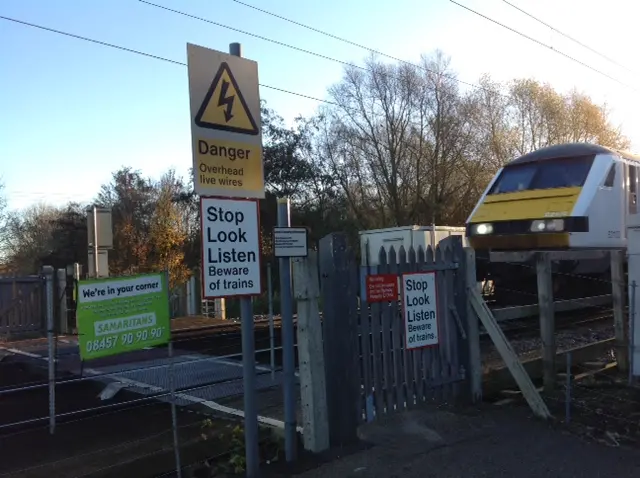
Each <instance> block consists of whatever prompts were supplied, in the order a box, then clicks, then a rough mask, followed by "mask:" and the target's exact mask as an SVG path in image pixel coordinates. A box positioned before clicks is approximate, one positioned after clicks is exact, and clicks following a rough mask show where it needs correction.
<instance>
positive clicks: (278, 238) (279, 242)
mask: <svg viewBox="0 0 640 478" xmlns="http://www.w3.org/2000/svg"><path fill="white" fill-rule="evenodd" d="M307 242H308V241H307V228H306V227H274V228H273V251H274V254H275V256H276V257H307V255H308V254H309V248H308V245H307Z"/></svg>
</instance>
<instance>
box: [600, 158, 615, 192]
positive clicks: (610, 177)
mask: <svg viewBox="0 0 640 478" xmlns="http://www.w3.org/2000/svg"><path fill="white" fill-rule="evenodd" d="M615 180H616V163H613V164H612V165H611V167H610V168H609V173H607V177H606V178H605V180H604V183H603V184H602V186H603V187H605V188H612V187H613V185H614V184H615Z"/></svg>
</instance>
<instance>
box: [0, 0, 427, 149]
mask: <svg viewBox="0 0 640 478" xmlns="http://www.w3.org/2000/svg"><path fill="white" fill-rule="evenodd" d="M139 1H141V2H143V3H147V4H149V5H152V6H155V7H158V8H162V9H165V10H169V11H173V12H175V13H180V14H184V13H182V12H179V11H177V10H175V11H174V10H172V9H169V8H167V7H163V6H160V5H156V4H153V3H150V2H145V1H143V0H139ZM184 15H187V16H191V15H189V14H184ZM194 18H196V19H199V20H200V19H201V18H200V17H194ZM0 20H5V21H9V22H14V23H17V24H20V25H23V26H28V27H31V28H36V29H40V30H44V31H47V32H50V33H56V34H59V35H63V36H67V37H70V38H74V39H77V40H82V41H87V42H90V43H93V44H97V45H100V46H105V47H109V48H114V49H116V50H120V51H124V52H127V53H133V54H136V55H141V56H144V57H147V58H151V59H154V60H160V61H165V62H168V63H171V64H174V65H180V66H187V63H185V62H182V61H179V60H173V59H170V58H166V57H163V56H159V55H154V54H150V53H147V52H144V51H141V50H137V49H133V48H128V47H124V46H121V45H116V44H114V43H109V42H105V41H101V40H96V39H93V38H89V37H86V36H83V35H77V34H74V33H70V32H66V31H62V30H58V29H55V28H50V27H46V26H43V25H38V24H35V23H31V22H27V21H24V20H19V19H16V18H11V17H7V16H3V15H0ZM202 20H203V21H205V22H208V23H212V24H215V25H218V26H221V27H224V28H230V29H232V30H234V31H238V32H240V33H246V34H247V35H252V36H256V37H258V38H260V39H264V40H265V41H270V40H269V39H267V38H266V37H262V36H259V35H254V34H252V33H249V32H245V31H244V30H239V29H236V28H233V27H229V26H227V25H223V24H218V23H217V22H213V21H211V20H207V19H202ZM273 42H274V43H276V44H279V45H282V46H287V47H290V48H293V49H296V50H299V51H303V52H306V53H309V54H311V55H314V52H310V51H308V50H304V49H299V48H297V47H294V46H292V45H288V44H285V43H281V42H277V41H275V40H273ZM317 55H318V56H320V57H322V58H325V59H327V60H331V61H336V62H338V63H342V64H345V65H350V66H353V67H355V68H359V69H361V70H365V71H370V70H369V69H367V68H365V67H363V66H360V65H355V64H352V63H348V62H344V61H342V60H338V59H334V58H331V57H328V56H325V55H320V54H317ZM259 86H260V87H263V88H267V89H271V90H274V91H279V92H281V93H286V94H290V95H294V96H298V97H301V98H306V99H309V100H313V101H316V102H318V103H324V104H328V105H332V106H337V107H339V108H342V109H343V110H345V111H352V112H353V111H355V112H359V111H360V110H359V109H358V108H353V107H349V106H346V105H343V104H339V103H337V102H335V101H331V100H327V99H322V98H317V97H314V96H310V95H306V94H303V93H298V92H295V91H291V90H287V89H284V88H279V87H276V86H271V85H266V84H263V83H259ZM427 88H429V89H432V90H435V89H436V88H434V87H427ZM373 115H374V116H379V117H381V118H386V115H385V114H384V113H383V112H373ZM382 147H383V148H385V149H387V150H390V149H391V148H390V146H388V145H382Z"/></svg>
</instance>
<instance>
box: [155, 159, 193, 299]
mask: <svg viewBox="0 0 640 478" xmlns="http://www.w3.org/2000/svg"><path fill="white" fill-rule="evenodd" d="M154 186H155V187H154V189H155V191H156V200H155V208H154V210H153V213H152V215H151V218H150V221H149V222H150V223H149V236H148V242H149V245H150V246H151V250H150V253H149V263H148V264H147V265H146V267H147V268H148V270H166V271H168V272H169V278H170V285H171V286H172V287H173V286H175V285H176V284H182V283H184V282H185V281H186V280H187V279H188V277H189V271H188V269H187V267H186V264H185V261H184V258H185V243H186V240H187V238H188V232H189V229H188V226H187V224H185V221H184V217H183V215H182V214H181V212H182V211H181V209H180V206H179V204H178V202H177V201H176V198H177V197H178V196H179V195H180V194H181V193H182V191H183V189H184V187H183V184H182V180H181V179H179V178H177V177H176V174H175V171H173V170H170V171H168V172H167V173H165V174H164V175H163V176H162V177H161V178H160V180H159V181H158V182H157V183H156V184H155V185H154Z"/></svg>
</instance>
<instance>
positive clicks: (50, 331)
mask: <svg viewBox="0 0 640 478" xmlns="http://www.w3.org/2000/svg"><path fill="white" fill-rule="evenodd" d="M42 275H43V276H44V281H45V316H46V318H47V349H48V362H49V363H48V364H47V365H48V371H49V433H50V434H51V435H53V434H54V433H55V430H56V368H55V367H56V363H55V343H54V321H53V317H54V313H55V304H54V296H53V267H51V266H42Z"/></svg>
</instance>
